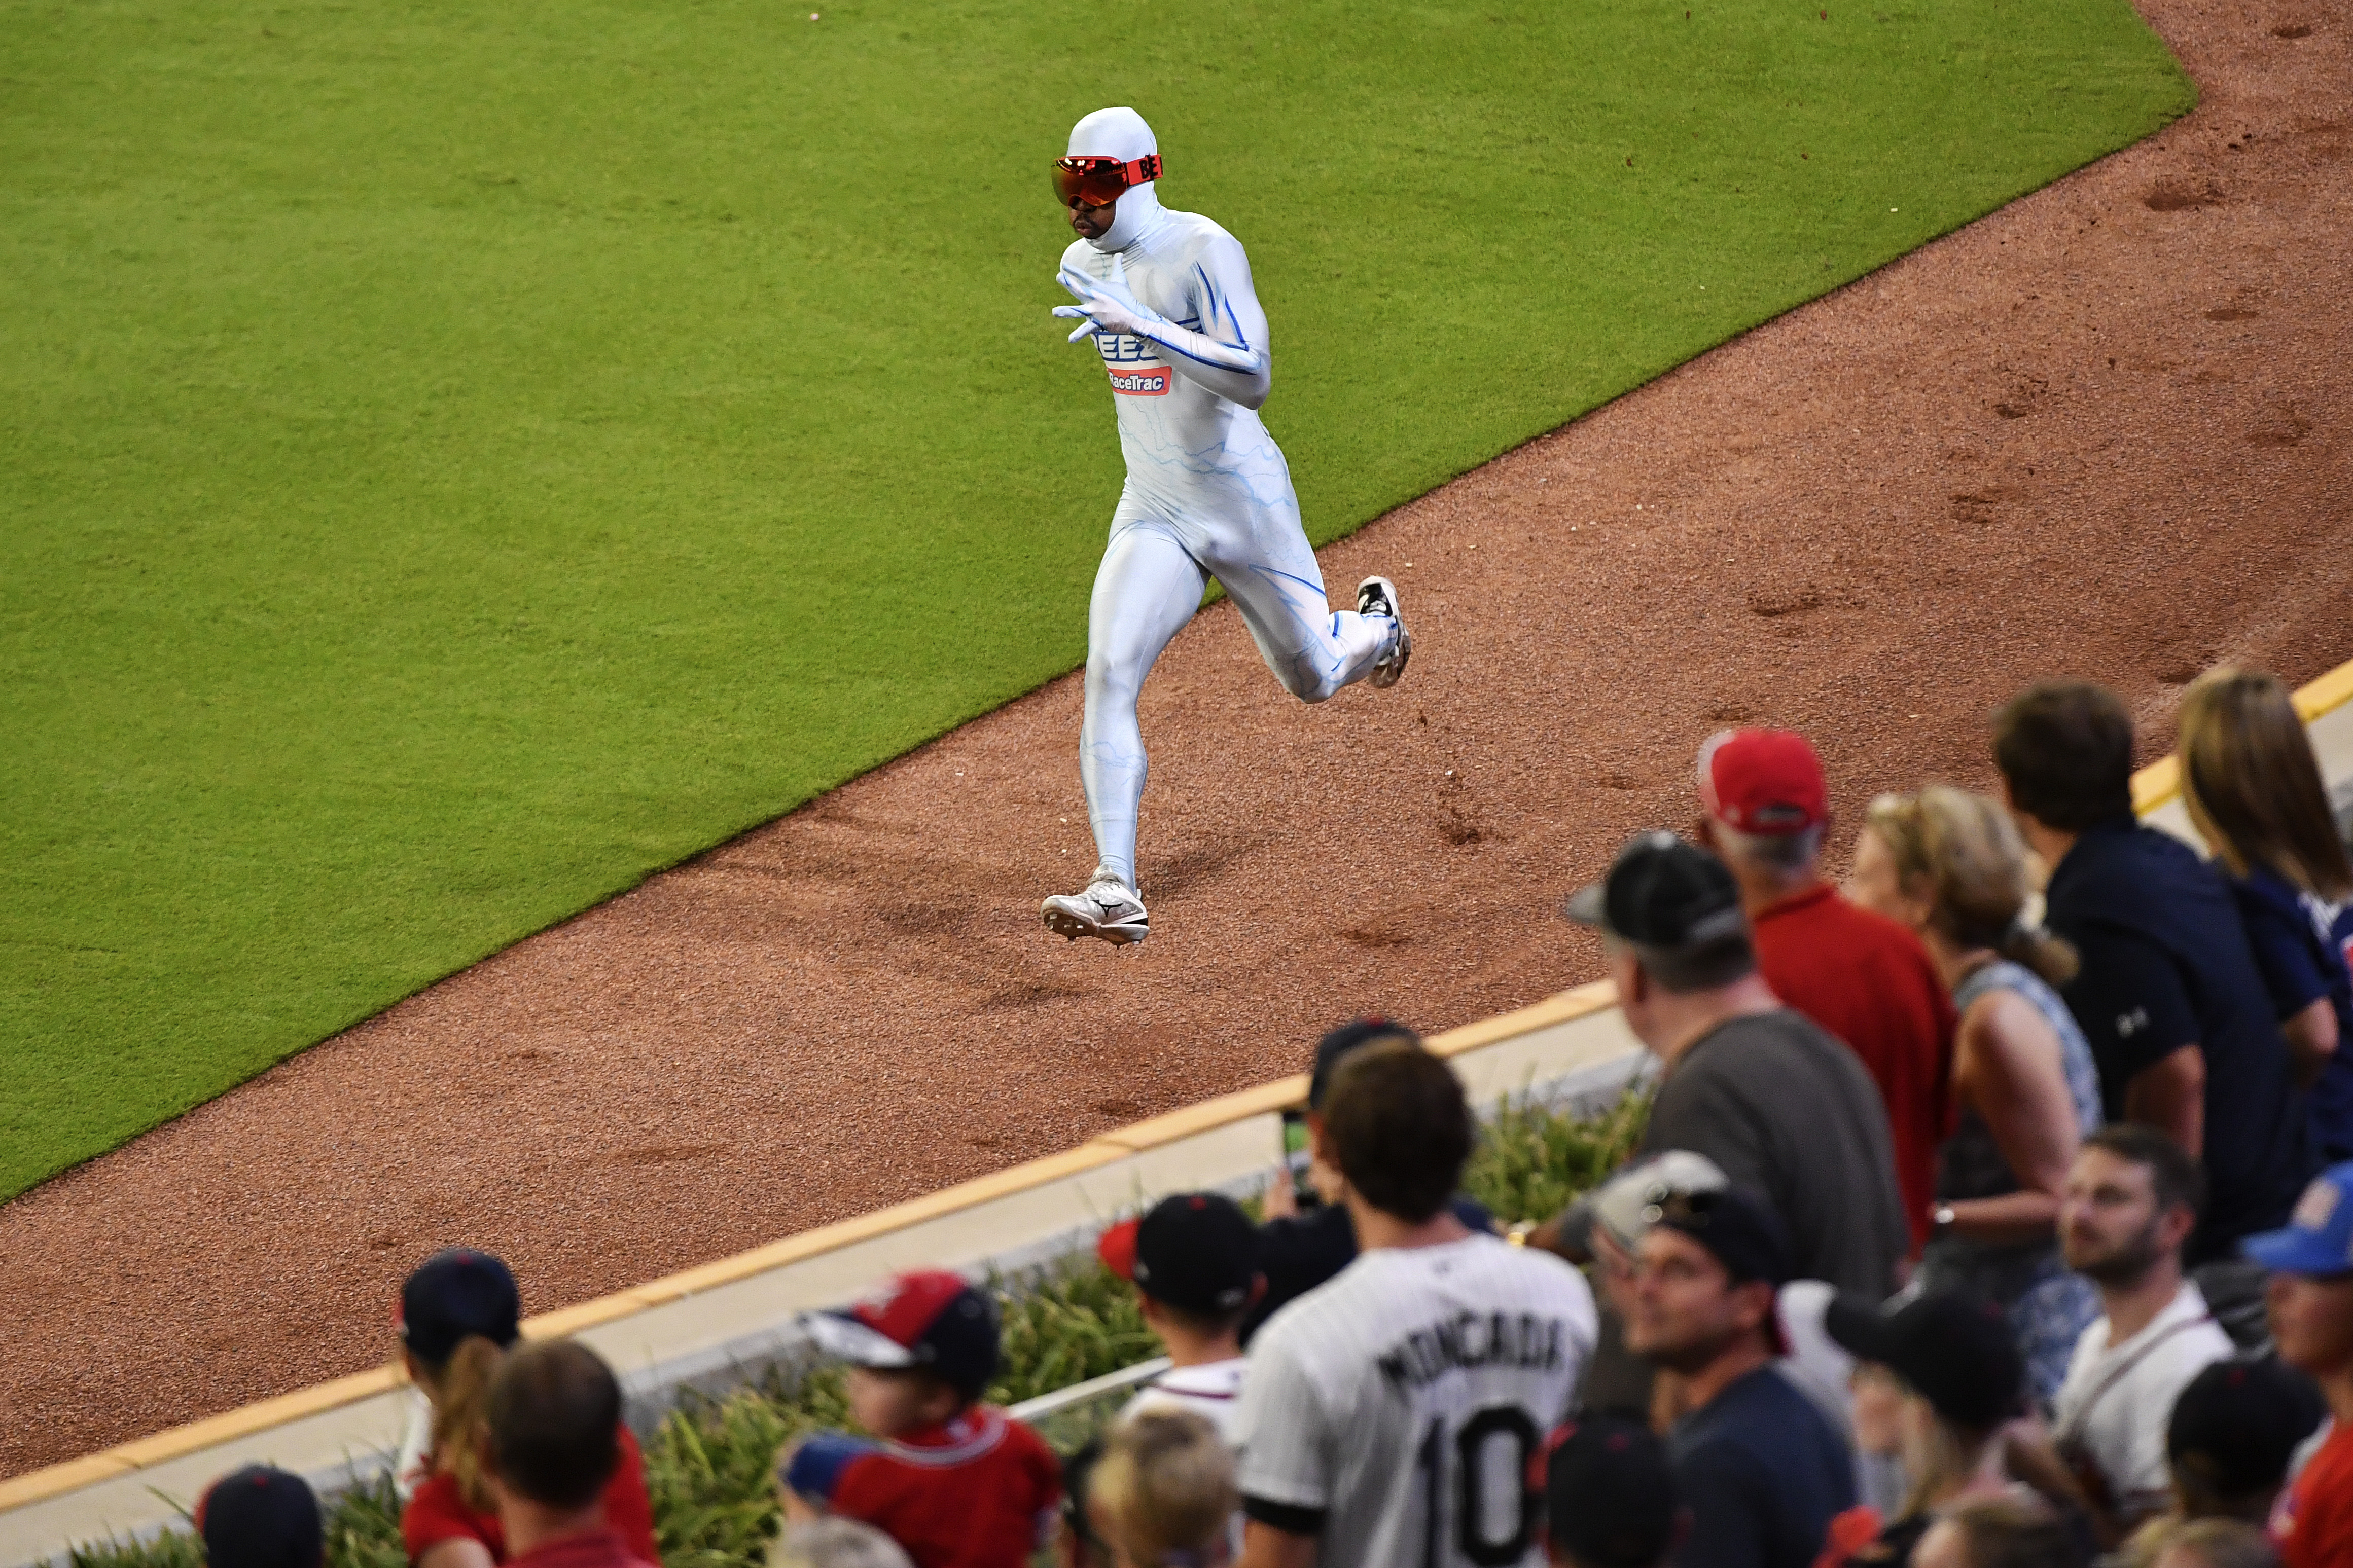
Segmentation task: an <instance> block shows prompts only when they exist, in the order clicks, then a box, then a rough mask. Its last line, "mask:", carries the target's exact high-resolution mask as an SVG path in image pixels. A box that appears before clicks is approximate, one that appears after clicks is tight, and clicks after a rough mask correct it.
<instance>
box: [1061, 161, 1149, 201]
mask: <svg viewBox="0 0 2353 1568" xmlns="http://www.w3.org/2000/svg"><path fill="white" fill-rule="evenodd" d="M1159 177H1160V154H1159V153H1145V155H1144V156H1143V157H1141V158H1138V159H1136V160H1135V161H1134V163H1121V162H1120V161H1119V160H1118V159H1116V158H1057V159H1055V160H1054V194H1055V195H1057V196H1060V198H1061V200H1062V205H1064V206H1066V207H1076V206H1089V207H1105V206H1109V205H1111V204H1112V203H1113V202H1115V201H1117V200H1119V194H1120V192H1122V191H1124V190H1125V189H1127V187H1128V186H1130V185H1140V184H1144V183H1145V181H1147V180H1156V179H1158V178H1159Z"/></svg>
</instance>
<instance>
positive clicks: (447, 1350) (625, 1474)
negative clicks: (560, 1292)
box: [398, 1247, 661, 1568]
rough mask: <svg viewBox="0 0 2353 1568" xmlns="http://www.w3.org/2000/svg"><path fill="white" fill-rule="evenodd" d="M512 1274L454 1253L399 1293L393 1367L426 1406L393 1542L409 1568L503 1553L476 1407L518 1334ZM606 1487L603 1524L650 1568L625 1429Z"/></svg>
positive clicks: (466, 1564) (480, 1566)
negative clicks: (419, 1467) (420, 1472)
mask: <svg viewBox="0 0 2353 1568" xmlns="http://www.w3.org/2000/svg"><path fill="white" fill-rule="evenodd" d="M398 1328H399V1332H400V1354H401V1360H402V1361H403V1363H406V1366H407V1368H408V1377H409V1381H410V1382H412V1383H414V1384H417V1387H418V1388H419V1389H421V1390H423V1391H424V1393H425V1396H426V1398H427V1400H429V1401H430V1402H431V1403H432V1405H433V1436H432V1447H431V1449H430V1450H429V1451H428V1452H427V1455H426V1459H425V1463H426V1469H427V1475H426V1478H425V1479H424V1480H423V1481H422V1482H421V1483H419V1484H418V1486H417V1490H416V1492H415V1494H414V1495H412V1496H411V1497H410V1498H409V1500H408V1504H407V1506H406V1508H404V1509H402V1510H401V1513H400V1535H401V1540H402V1542H403V1543H404V1544H405V1545H406V1547H407V1549H408V1560H409V1562H410V1563H414V1564H416V1568H494V1565H495V1564H498V1563H504V1562H506V1561H507V1559H508V1555H509V1547H508V1542H507V1538H506V1534H505V1531H504V1530H503V1529H502V1528H501V1525H500V1523H499V1514H498V1510H497V1509H496V1507H495V1506H494V1505H493V1503H492V1501H491V1491H490V1487H489V1484H488V1482H487V1480H486V1479H485V1478H484V1474H483V1469H482V1462H483V1461H482V1438H481V1420H482V1402H483V1400H484V1399H485V1398H487V1397H488V1395H489V1393H490V1388H491V1380H492V1379H493V1378H494V1377H495V1376H496V1375H497V1373H498V1370H499V1365H500V1363H501V1360H502V1359H503V1358H504V1357H505V1355H506V1352H507V1350H508V1348H509V1347H510V1346H512V1344H513V1343H514V1342H515V1341H516V1339H517V1338H518V1337H519V1336H520V1334H521V1331H522V1296H521V1294H520V1293H519V1292H518V1291H517V1290H516V1289H515V1279H514V1275H513V1274H512V1272H511V1271H510V1270H509V1269H508V1268H507V1266H506V1265H505V1264H504V1263H502V1262H501V1261H500V1260H499V1259H497V1258H493V1257H491V1255H490V1254H489V1253H487V1252H476V1251H473V1250H472V1249H470V1248H468V1247H451V1248H449V1249H448V1250H447V1251H444V1252H437V1253H435V1254H434V1255H433V1256H432V1257H431V1258H427V1259H426V1260H425V1261H424V1262H423V1263H421V1264H419V1265H418V1266H417V1269H416V1271H415V1272H414V1273H412V1274H410V1275H409V1277H408V1278H407V1279H406V1281H404V1282H403V1283H402V1285H401V1287H400V1306H399V1318H398ZM617 1442H618V1443H619V1445H620V1458H619V1459H618V1461H617V1463H616V1464H615V1466H614V1468H613V1474H612V1480H611V1483H610V1484H609V1485H608V1486H607V1488H606V1489H605V1497H604V1503H603V1506H604V1509H605V1519H606V1521H607V1523H609V1524H611V1525H612V1527H613V1528H614V1529H615V1530H617V1531H619V1532H620V1534H621V1538H622V1540H623V1542H625V1543H626V1544H627V1545H628V1549H629V1554H630V1555H631V1556H632V1557H633V1558H635V1559H637V1560H638V1561H641V1562H645V1563H652V1564H654V1565H655V1568H659V1565H660V1563H661V1552H660V1549H659V1547H657V1546H656V1545H655V1543H654V1509H653V1500H652V1499H651V1498H650V1497H649V1496H648V1495H647V1492H646V1473H645V1466H644V1463H643V1460H642V1459H641V1458H640V1457H639V1455H638V1440H637V1438H635V1437H634V1436H631V1435H630V1433H629V1429H628V1427H626V1426H624V1427H622V1428H621V1431H620V1436H619V1437H618V1438H617Z"/></svg>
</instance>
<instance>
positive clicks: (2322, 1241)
mask: <svg viewBox="0 0 2353 1568" xmlns="http://www.w3.org/2000/svg"><path fill="white" fill-rule="evenodd" d="M2239 1250H2240V1251H2242V1252H2243V1253H2245V1254H2246V1255H2247V1256H2248V1257H2249V1258H2253V1259H2254V1260H2255V1261H2256V1262H2257V1263H2260V1264H2262V1265H2263V1267H2264V1268H2268V1269H2270V1270H2272V1271H2273V1272H2274V1273H2275V1274H2353V1160H2348V1161H2347V1162H2346V1163H2344V1164H2342V1165H2331V1166H2330V1167H2328V1169H2327V1170H2326V1171H2323V1172H2321V1173H2320V1174H2318V1175H2317V1176H2315V1177H2314V1178H2313V1179H2312V1185H2310V1186H2308V1187H2306V1188H2305V1189H2304V1196H2302V1197H2300V1198H2298V1199H2296V1200H2295V1213H2294V1214H2293V1215H2289V1216H2288V1222H2287V1225H2286V1226H2285V1227H2284V1228H2283V1229H2280V1230H2266V1231H2263V1232H2260V1233H2258V1234H2257V1235H2254V1236H2251V1237H2247V1238H2246V1239H2245V1240H2243V1241H2242V1242H2240V1243H2239Z"/></svg>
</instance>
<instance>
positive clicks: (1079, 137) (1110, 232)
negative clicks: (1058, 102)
mask: <svg viewBox="0 0 2353 1568" xmlns="http://www.w3.org/2000/svg"><path fill="white" fill-rule="evenodd" d="M1159 151H1160V142H1159V139H1158V138H1156V137H1155V136H1154V135H1153V134H1152V127H1151V126H1149V125H1146V124H1145V122H1144V116H1142V115H1141V114H1138V113H1137V112H1136V111H1135V110H1133V109H1098V110H1095V111H1094V112H1093V113H1092V114H1090V115H1088V116H1087V117H1086V118H1085V119H1084V120H1082V121H1079V122H1078V123H1077V124H1076V125H1073V126H1071V145H1070V148H1069V150H1068V152H1069V155H1070V156H1071V157H1073V158H1116V159H1118V160H1119V161H1120V162H1121V163H1134V162H1135V160H1137V159H1138V158H1141V157H1143V156H1144V155H1145V154H1146V153H1157V152H1159ZM1160 212H1161V207H1160V187H1159V185H1158V184H1156V183H1155V182H1154V181H1150V180H1146V181H1145V183H1144V184H1140V185H1130V186H1128V187H1127V189H1125V190H1124V191H1122V192H1121V193H1120V194H1119V200H1118V201H1117V202H1116V203H1115V204H1113V217H1112V224H1111V227H1109V228H1107V229H1105V230H1104V231H1103V237H1102V238H1101V239H1091V240H1089V241H1087V243H1088V244H1089V245H1092V246H1093V247H1095V248H1096V249H1097V250H1101V251H1106V252H1108V251H1113V250H1124V249H1126V248H1127V247H1128V246H1129V245H1130V244H1132V243H1134V240H1135V237H1137V236H1138V235H1140V234H1142V233H1143V232H1144V231H1145V229H1147V228H1150V227H1151V226H1152V225H1153V221H1154V220H1155V219H1156V218H1157V217H1159V216H1160Z"/></svg>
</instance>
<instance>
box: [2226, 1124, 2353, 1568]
mask: <svg viewBox="0 0 2353 1568" xmlns="http://www.w3.org/2000/svg"><path fill="white" fill-rule="evenodd" d="M2239 1246H2240V1249H2241V1250H2242V1251H2243V1252H2244V1253H2246V1255H2247V1256H2248V1257H2249V1258H2253V1259H2254V1260H2255V1261H2256V1262H2257V1263H2260V1264H2262V1265H2263V1267H2264V1268H2268V1269H2270V1270H2271V1271H2272V1281H2271V1299H2270V1307H2271V1326H2272V1337H2273V1338H2274V1340H2275V1341H2277V1342H2278V1344H2279V1357H2280V1360H2282V1361H2284V1362H2285V1363H2287V1364H2288V1365H2290V1366H2292V1367H2295V1368H2296V1369H2297V1370H2298V1371H2300V1372H2303V1373H2306V1374H2307V1375H2309V1376H2310V1377H2311V1378H2312V1380H2313V1381H2314V1382H2316V1383H2317V1384H2320V1392H2321V1395H2322V1397H2324V1398H2326V1399H2327V1401H2328V1408H2329V1410H2330V1412H2331V1413H2332V1414H2333V1415H2335V1416H2336V1418H2337V1424H2336V1426H2335V1427H2334V1429H2332V1430H2331V1431H2330V1432H2329V1434H2328V1436H2327V1440H2326V1441H2325V1442H2323V1443H2322V1444H2321V1446H2320V1450H2319V1452H2317V1453H2316V1454H2314V1455H2313V1457H2312V1459H2311V1462H2309V1463H2308V1464H2306V1466H2305V1467H2304V1473H2303V1474H2301V1475H2299V1476H2297V1477H2296V1478H2295V1480H2294V1481H2293V1482H2291V1483H2289V1486H2288V1489H2287V1491H2286V1492H2285V1493H2284V1495H2283V1496H2282V1497H2281V1498H2280V1500H2279V1507H2278V1508H2277V1510H2274V1513H2273V1514H2272V1536H2273V1539H2274V1540H2275V1541H2277V1542H2279V1550H2280V1561H2281V1562H2282V1563H2284V1564H2285V1568H2342V1565H2343V1564H2345V1563H2353V1163H2346V1164H2342V1165H2332V1166H2331V1167H2329V1168H2328V1169H2327V1170H2326V1171H2323V1172H2322V1173H2320V1174H2319V1175H2318V1176H2316V1177H2315V1178H2314V1180H2313V1183H2312V1184H2311V1185H2310V1186H2308V1187H2306V1188H2305V1189H2304V1196H2302V1197H2300V1198H2298V1199H2297V1200H2296V1203H2295V1213H2294V1214H2293V1215H2291V1216H2290V1217H2289V1219H2288V1223H2287V1224H2286V1226H2284V1227H2283V1228H2281V1229H2279V1230H2271V1231H2265V1232H2263V1234H2261V1235H2259V1236H2251V1237H2247V1238H2246V1239H2245V1240H2244V1241H2242V1242H2241V1243H2240V1244H2239Z"/></svg>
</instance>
